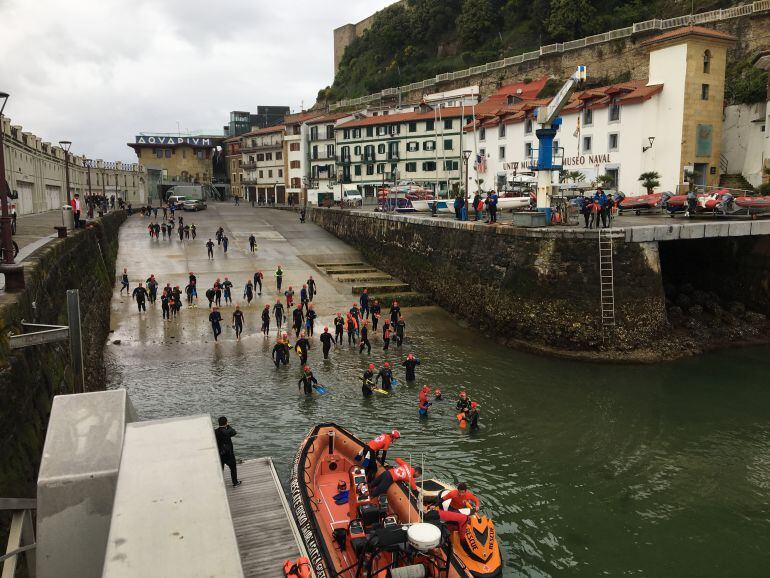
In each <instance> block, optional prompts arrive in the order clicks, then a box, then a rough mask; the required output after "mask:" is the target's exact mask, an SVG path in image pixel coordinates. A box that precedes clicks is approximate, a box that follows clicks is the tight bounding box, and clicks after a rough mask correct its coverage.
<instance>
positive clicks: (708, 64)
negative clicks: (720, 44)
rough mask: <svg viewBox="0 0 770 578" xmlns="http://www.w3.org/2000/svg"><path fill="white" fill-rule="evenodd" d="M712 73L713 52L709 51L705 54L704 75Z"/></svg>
mask: <svg viewBox="0 0 770 578" xmlns="http://www.w3.org/2000/svg"><path fill="white" fill-rule="evenodd" d="M710 72H711V51H710V50H707V51H706V52H704V53H703V74H709V73H710Z"/></svg>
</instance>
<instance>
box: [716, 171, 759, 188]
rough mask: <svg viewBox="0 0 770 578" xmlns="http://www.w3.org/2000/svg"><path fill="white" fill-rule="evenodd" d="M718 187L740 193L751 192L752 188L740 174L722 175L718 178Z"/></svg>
mask: <svg viewBox="0 0 770 578" xmlns="http://www.w3.org/2000/svg"><path fill="white" fill-rule="evenodd" d="M719 186H720V187H722V188H724V189H738V190H742V191H753V190H754V187H752V186H751V183H749V181H747V180H746V179H745V178H744V177H743V175H742V174H740V173H734V174H724V175H721V176H720V177H719Z"/></svg>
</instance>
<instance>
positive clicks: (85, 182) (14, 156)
mask: <svg viewBox="0 0 770 578" xmlns="http://www.w3.org/2000/svg"><path fill="white" fill-rule="evenodd" d="M1 120H2V127H0V130H2V131H3V148H4V153H5V178H6V179H7V182H8V186H9V188H10V191H11V195H12V196H13V197H15V198H13V199H11V204H12V205H15V209H16V212H17V214H19V215H27V214H31V213H41V212H44V211H52V210H57V209H60V208H61V207H62V205H65V204H66V203H67V191H66V168H65V152H64V150H63V149H61V148H60V147H58V146H54V145H52V144H51V143H49V142H45V141H43V139H42V138H40V137H38V136H36V135H34V134H32V133H29V132H24V130H23V129H22V127H21V126H18V125H13V124H11V119H9V118H7V117H5V116H3V117H2V119H1ZM69 173H70V179H69V180H70V194H71V195H74V194H75V193H77V194H79V195H80V196H81V197H85V196H86V195H88V194H89V192H90V194H94V195H105V196H107V197H110V196H113V195H115V196H116V198H121V199H124V200H125V201H127V202H130V203H133V204H135V205H139V204H142V203H144V202H145V201H146V199H147V194H146V177H147V175H146V173H145V171H144V170H143V169H142V167H141V166H140V165H139V164H128V163H122V162H106V161H103V160H92V159H87V158H86V157H84V156H82V155H75V154H72V153H70V157H69Z"/></svg>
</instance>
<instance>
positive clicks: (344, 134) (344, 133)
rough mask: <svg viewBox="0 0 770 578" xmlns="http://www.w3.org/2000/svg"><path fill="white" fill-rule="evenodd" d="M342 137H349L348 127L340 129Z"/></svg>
mask: <svg viewBox="0 0 770 578" xmlns="http://www.w3.org/2000/svg"><path fill="white" fill-rule="evenodd" d="M342 138H344V139H348V138H350V129H349V128H346V129H345V130H343V131H342Z"/></svg>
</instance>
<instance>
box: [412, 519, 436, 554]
mask: <svg viewBox="0 0 770 578" xmlns="http://www.w3.org/2000/svg"><path fill="white" fill-rule="evenodd" d="M407 538H408V539H409V544H411V546H412V547H413V548H414V549H415V550H419V551H420V552H428V551H429V550H433V549H434V548H437V547H438V545H439V544H441V530H439V529H438V528H437V527H436V526H434V525H433V524H425V523H418V524H412V525H411V526H409V530H407Z"/></svg>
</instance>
